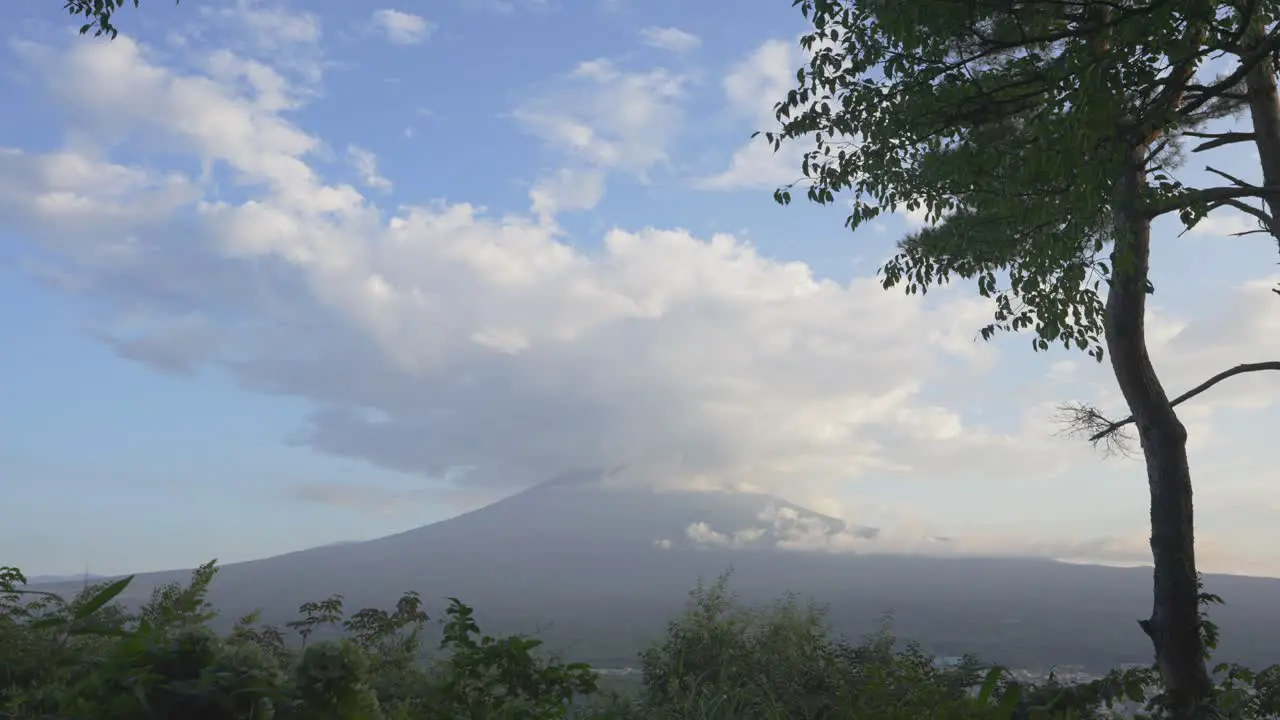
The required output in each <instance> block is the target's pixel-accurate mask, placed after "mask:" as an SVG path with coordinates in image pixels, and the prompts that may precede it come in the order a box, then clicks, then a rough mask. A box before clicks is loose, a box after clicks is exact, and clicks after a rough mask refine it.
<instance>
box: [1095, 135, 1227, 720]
mask: <svg viewBox="0 0 1280 720" xmlns="http://www.w3.org/2000/svg"><path fill="white" fill-rule="evenodd" d="M1147 150H1148V147H1147V146H1146V145H1145V144H1139V145H1135V146H1134V147H1132V148H1130V151H1129V156H1128V162H1127V166H1126V168H1125V171H1124V177H1123V180H1122V182H1121V184H1120V187H1119V192H1118V194H1117V204H1116V240H1115V246H1114V248H1113V251H1112V255H1111V260H1112V273H1111V287H1110V289H1109V291H1108V293H1107V302H1106V333H1105V334H1106V344H1107V351H1108V354H1109V355H1110V357H1111V367H1112V370H1113V371H1114V373H1115V376H1116V380H1117V381H1118V382H1119V385H1120V390H1121V392H1122V393H1123V394H1124V398H1125V401H1126V402H1127V403H1128V405H1129V412H1130V413H1131V414H1132V416H1133V417H1134V419H1135V425H1136V427H1137V431H1138V437H1139V439H1140V440H1141V443H1142V452H1143V456H1144V457H1145V459H1146V465H1147V483H1148V486H1149V488H1150V493H1151V553H1152V556H1153V558H1154V560H1155V572H1154V581H1155V582H1154V585H1155V587H1154V602H1153V606H1152V611H1151V618H1150V619H1148V620H1143V621H1141V622H1140V623H1139V624H1140V625H1141V626H1142V629H1143V630H1144V631H1145V632H1146V633H1147V635H1148V636H1149V637H1150V638H1151V642H1152V645H1153V646H1154V647H1155V655H1156V664H1157V666H1158V668H1159V670H1160V675H1161V677H1162V679H1163V680H1164V685H1165V691H1166V700H1167V701H1168V707H1169V708H1170V710H1171V711H1172V713H1173V717H1175V718H1179V719H1181V718H1192V717H1196V716H1197V710H1198V708H1199V707H1200V706H1201V705H1202V704H1203V703H1204V702H1205V700H1207V699H1208V697H1209V695H1210V693H1211V691H1212V682H1211V681H1210V678H1209V674H1208V672H1207V671H1206V669H1205V659H1206V658H1205V654H1206V653H1205V648H1204V643H1203V640H1202V638H1201V635H1200V621H1199V610H1200V607H1199V595H1200V591H1199V585H1198V575H1197V572H1196V560H1195V534H1194V516H1193V513H1192V503H1191V469H1190V466H1189V465H1188V462H1187V431H1186V428H1185V427H1184V426H1183V425H1182V422H1181V421H1180V420H1179V419H1178V415H1177V413H1175V412H1174V409H1173V406H1172V405H1171V404H1170V402H1169V397H1168V395H1167V394H1166V393H1165V391H1164V388H1163V387H1162V386H1161V384H1160V379H1159V378H1158V377H1157V376H1156V372H1155V368H1153V367H1152V365H1151V358H1150V356H1149V355H1148V353H1147V343H1146V333H1145V317H1146V301H1147V284H1148V275H1149V268H1150V263H1149V259H1150V250H1151V222H1150V220H1148V219H1147V218H1146V217H1145V216H1144V215H1143V214H1142V213H1141V212H1140V211H1139V197H1140V194H1141V192H1142V189H1143V185H1144V183H1145V181H1146V173H1145V156H1146V153H1147Z"/></svg>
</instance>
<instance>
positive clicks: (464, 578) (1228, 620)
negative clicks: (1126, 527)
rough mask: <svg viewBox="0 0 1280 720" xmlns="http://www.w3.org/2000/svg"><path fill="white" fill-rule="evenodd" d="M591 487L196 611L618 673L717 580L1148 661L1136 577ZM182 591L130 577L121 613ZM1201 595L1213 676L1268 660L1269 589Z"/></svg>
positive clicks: (316, 563)
mask: <svg viewBox="0 0 1280 720" xmlns="http://www.w3.org/2000/svg"><path fill="white" fill-rule="evenodd" d="M608 480H609V478H608V476H607V475H603V474H600V473H594V474H593V473H572V474H567V475H564V476H561V477H559V478H556V479H554V480H552V481H549V482H546V483H543V484H541V485H537V486H534V487H532V488H530V489H528V490H525V491H523V492H520V493H517V494H515V495H513V496H511V497H508V498H506V499H503V500H500V501H498V502H496V503H493V504H492V505H488V506H486V507H483V508H480V509H478V510H475V511H472V512H469V513H465V514H463V515H459V516H457V517H454V518H451V519H449V520H445V521H442V522H438V523H434V524H431V525H427V526H423V527H420V528H416V529H413V530H409V531H407V532H402V533H398V534H395V535H390V536H387V537H383V538H378V539H376V540H369V541H364V542H354V543H345V544H339V545H326V546H322V547H317V548H312V549H309V550H302V551H299V552H293V553H288V554H285V555H279V556H276V557H270V558H265V559H262V560H254V561H250V562H242V563H232V564H228V565H225V566H223V567H222V569H221V571H220V573H219V575H218V578H217V580H216V581H215V583H214V585H213V588H212V592H211V593H210V600H211V601H212V602H213V604H214V605H215V607H217V608H218V609H219V611H220V612H221V613H222V615H223V618H224V619H225V621H226V622H230V621H231V620H233V619H234V618H236V617H238V616H239V615H241V614H244V613H246V612H249V611H251V610H254V609H257V608H261V609H263V611H264V612H263V619H264V620H265V621H267V622H275V623H280V622H284V621H286V620H291V619H293V618H294V617H295V610H296V608H297V607H298V605H300V604H301V603H303V602H307V601H313V600H320V599H323V598H326V597H329V596H330V595H332V594H334V593H341V594H342V595H343V596H344V599H345V601H346V607H347V608H349V609H352V610H354V609H358V608H361V607H369V606H376V607H389V606H391V605H392V604H393V603H394V602H395V600H396V599H397V598H398V597H399V596H400V594H401V593H403V592H404V591H407V590H417V591H419V592H420V593H421V594H422V596H423V598H424V600H426V601H427V603H428V608H439V607H440V606H441V604H442V603H443V598H445V597H450V596H452V597H458V598H460V599H462V600H463V601H464V602H466V603H468V604H470V605H472V606H473V607H475V608H476V610H477V616H478V617H479V618H480V621H481V623H482V626H483V627H485V629H486V630H487V631H490V632H493V633H508V632H537V633H538V634H539V635H540V636H541V637H543V638H544V639H545V640H547V642H548V644H549V645H550V646H551V647H552V648H555V649H557V650H561V651H563V654H564V655H565V656H567V657H570V658H572V659H581V660H586V661H589V662H594V663H603V664H617V665H621V664H627V663H629V662H633V661H634V657H635V653H636V652H637V651H638V650H639V649H641V648H642V647H643V646H644V645H645V644H646V643H647V642H649V641H651V640H652V639H654V638H655V637H656V636H657V635H658V633H660V632H661V631H662V628H663V626H664V624H665V622H666V620H667V619H668V618H670V616H671V615H672V613H675V612H678V611H679V610H680V609H681V607H682V605H683V602H684V600H685V597H686V595H687V593H688V591H689V590H690V589H691V588H692V587H693V586H694V585H695V584H696V583H697V582H698V580H699V579H705V580H710V579H713V578H715V577H716V576H718V575H720V574H721V573H723V572H724V571H725V570H726V569H728V568H730V567H732V568H733V578H732V588H733V589H734V590H735V591H736V592H738V593H739V594H740V595H741V596H743V598H744V599H745V600H748V601H753V602H754V601H766V600H770V599H774V598H777V597H779V596H781V595H783V594H784V593H787V592H789V591H790V592H796V593H800V594H801V595H804V596H812V597H814V598H816V599H817V600H819V601H821V602H823V603H826V604H828V605H829V606H830V608H831V621H832V624H833V627H834V629H835V630H836V631H839V632H842V633H845V634H850V635H857V634H861V633H865V632H868V631H872V630H874V629H875V628H876V626H877V625H878V623H879V622H880V621H881V619H882V618H883V617H884V616H885V614H886V613H889V612H892V613H893V617H894V624H895V625H894V627H895V631H896V632H897V633H898V634H899V635H901V636H903V637H909V638H913V639H918V640H920V641H922V643H923V644H924V645H925V647H926V648H928V649H930V650H932V651H934V652H936V653H938V654H941V655H959V654H962V653H965V652H975V653H978V654H979V655H981V656H982V657H984V658H986V659H989V660H992V661H996V662H1004V663H1008V664H1011V665H1015V666H1019V667H1034V666H1047V665H1050V664H1053V663H1077V664H1084V665H1089V666H1095V667H1114V666H1116V665H1118V664H1120V663H1123V662H1144V661H1147V660H1149V655H1150V646H1149V644H1148V643H1147V642H1146V641H1145V637H1144V636H1143V635H1142V633H1141V631H1139V630H1138V628H1137V626H1136V624H1135V623H1134V619H1135V618H1138V617H1142V616H1143V615H1144V613H1146V612H1148V611H1149V609H1150V608H1149V606H1150V582H1151V579H1150V577H1151V576H1150V570H1148V569H1145V568H1128V569H1125V568H1107V567H1096V566H1086V565H1072V564H1065V563H1058V562H1054V561H1050V560H1035V559H1015V558H961V557H921V556H906V555H889V554H877V553H873V552H865V551H864V552H859V553H850V552H842V553H835V552H814V551H811V550H813V549H815V548H816V549H829V548H830V547H833V546H832V545H830V543H831V542H832V541H833V540H836V539H838V540H839V541H840V543H841V544H840V545H839V547H840V548H842V549H846V550H847V549H849V548H854V549H860V548H874V546H875V537H876V534H877V530H876V529H875V528H867V527H854V528H849V527H846V525H845V523H843V522H841V521H840V520H838V519H836V518H832V517H828V516H825V515H822V514H820V513H816V512H813V511H811V510H808V509H805V508H803V507H800V506H797V505H794V504H792V503H788V502H786V501H785V500H782V499H779V498H776V497H772V496H769V495H763V494H754V493H742V492H676V491H657V490H651V489H640V488H636V487H627V486H614V485H613V484H611V483H610V482H609V481H608ZM187 575H188V573H187V572H185V571H182V572H177V571H174V572H163V573H147V574H142V575H139V576H137V578H136V579H135V581H134V584H133V586H132V587H131V588H130V590H129V591H128V595H127V596H126V599H127V600H132V601H137V600H140V599H142V598H144V597H146V595H147V594H149V592H150V589H151V588H153V587H155V586H156V585H158V584H161V583H164V582H169V581H173V580H185V579H186V577H187ZM59 589H62V590H64V591H65V590H71V591H74V590H75V589H78V583H77V584H75V585H74V586H73V585H71V584H67V585H65V586H64V587H62V588H59ZM1208 589H1209V590H1211V591H1212V592H1216V593H1218V594H1221V595H1223V596H1224V597H1225V598H1227V605H1226V606H1225V607H1224V608H1221V609H1220V610H1218V611H1215V620H1217V621H1218V622H1219V624H1220V625H1221V626H1222V630H1223V644H1222V648H1221V650H1222V654H1221V656H1222V659H1238V660H1242V661H1246V662H1253V661H1257V662H1270V661H1271V660H1272V659H1273V658H1271V656H1270V653H1271V652H1272V649H1273V648H1274V647H1275V646H1277V645H1280V627H1278V626H1277V622H1276V620H1275V617H1274V614H1273V612H1272V608H1274V607H1276V606H1277V605H1280V581H1276V580H1266V579H1260V578H1241V577H1225V576H1211V577H1210V578H1209V579H1208ZM1246 629H1247V631H1246Z"/></svg>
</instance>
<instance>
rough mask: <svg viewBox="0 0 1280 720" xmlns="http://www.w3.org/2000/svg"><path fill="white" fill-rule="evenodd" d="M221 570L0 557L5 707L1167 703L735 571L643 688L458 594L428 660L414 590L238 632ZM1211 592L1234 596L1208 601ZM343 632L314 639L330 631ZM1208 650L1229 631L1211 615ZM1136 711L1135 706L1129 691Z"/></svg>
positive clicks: (486, 717)
mask: <svg viewBox="0 0 1280 720" xmlns="http://www.w3.org/2000/svg"><path fill="white" fill-rule="evenodd" d="M216 573H217V568H216V566H215V565H214V564H213V563H209V564H207V565H204V566H202V567H200V568H198V569H196V570H195V571H194V572H193V573H192V578H191V582H190V583H188V584H187V585H180V584H176V583H175V584H170V585H166V586H164V587H161V588H158V589H156V591H155V592H154V593H153V594H152V596H151V599H150V600H149V601H148V602H147V603H146V604H145V605H143V606H142V607H141V608H139V609H138V610H137V611H136V612H132V613H130V612H127V611H125V610H124V609H123V608H121V607H120V606H119V605H118V604H116V603H115V602H114V601H115V598H116V597H117V596H118V595H119V594H120V593H121V592H122V591H123V590H124V589H125V587H126V586H127V585H128V583H129V580H130V579H129V578H125V579H123V580H119V581H114V582H107V583H100V584H97V585H92V586H89V587H86V588H85V589H84V590H83V591H82V592H81V593H79V594H78V595H77V596H76V597H74V598H72V599H70V600H64V599H63V598H60V597H57V596H55V595H51V594H48V593H42V592H38V591H34V590H30V589H28V588H27V587H26V580H25V578H24V577H23V576H22V573H20V572H18V571H17V570H16V569H13V568H0V718H5V719H8V720H36V719H37V718H38V719H40V720H50V719H53V718H59V719H71V718H76V719H81V718H87V719H92V720H143V719H147V720H159V719H162V718H163V719H164V720H171V719H172V720H409V719H411V718H412V719H415V720H416V719H424V720H464V719H466V720H562V719H566V718H573V719H574V720H694V719H696V720H784V719H785V720H854V719H860V718H866V719H867V720H873V719H874V720H896V719H901V720H916V719H917V718H936V719H939V720H943V719H947V720H1031V719H1032V718H1074V719H1075V720H1090V719H1100V718H1109V717H1154V715H1152V714H1150V713H1154V712H1157V711H1158V709H1159V692H1158V687H1157V685H1158V683H1157V679H1158V678H1157V675H1156V673H1155V672H1154V671H1153V670H1152V669H1149V668H1147V669H1140V670H1130V671H1126V672H1113V673H1111V674H1110V675H1108V676H1107V677H1105V678H1102V679H1100V680H1098V681H1096V682H1092V683H1087V684H1083V685H1073V686H1066V685H1062V684H1059V683H1056V682H1054V681H1052V680H1050V682H1048V683H1045V684H1041V685H1038V686H1028V685H1022V684H1019V683H1016V682H1013V681H1012V680H1011V679H1010V678H1009V677H1008V676H1007V674H1005V673H1004V672H1003V671H1002V670H1000V669H999V668H991V667H983V666H981V665H980V664H979V663H978V662H977V661H976V660H975V659H973V658H967V659H965V661H964V662H961V663H960V664H959V665H958V666H954V667H945V668H944V667H939V666H938V665H937V664H936V663H935V662H934V660H933V658H932V657H930V656H929V655H928V654H927V653H925V652H924V651H923V650H922V649H921V648H920V647H919V646H918V645H914V644H911V643H902V642H899V641H898V640H897V639H896V638H894V637H893V635H892V633H891V632H890V626H889V625H888V623H886V624H885V626H884V627H883V628H882V630H881V631H880V632H878V633H876V634H874V635H872V636H870V637H867V638H864V639H862V640H861V641H859V642H851V641H849V640H847V639H843V638H833V637H832V636H831V633H830V631H829V627H828V625H827V622H826V611H825V608H823V607H820V606H817V605H814V604H812V603H807V604H805V603H801V602H800V601H799V600H798V599H797V598H796V597H795V596H786V597H784V598H782V599H781V600H779V601H778V602H775V603H773V604H772V605H768V606H765V607H760V608H750V607H745V606H743V605H742V604H741V603H739V602H738V600H737V598H736V597H735V596H734V595H733V594H732V593H731V592H730V590H729V585H728V575H725V576H722V577H720V578H719V579H718V580H717V581H716V582H714V583H712V584H710V585H706V584H703V583H699V584H698V585H697V587H696V588H695V589H694V590H693V591H692V593H691V594H690V599H689V604H688V607H687V608H686V611H685V612H684V614H682V615H681V616H679V617H677V618H675V619H673V620H672V621H671V622H670V624H669V625H668V627H667V630H666V632H665V633H664V634H663V636H662V637H661V638H659V639H658V640H657V642H655V643H654V645H653V646H651V647H650V648H649V649H647V650H646V651H644V652H643V653H642V654H641V657H640V664H641V668H642V679H643V686H642V688H641V689H640V690H639V692H638V693H637V694H636V695H635V696H624V695H620V694H617V693H600V692H598V685H597V676H596V674H595V673H594V672H592V670H591V669H590V668H589V667H587V666H586V665H582V664H573V663H569V664H566V663H562V662H559V661H558V660H556V659H554V658H552V657H549V656H547V655H546V654H545V653H543V652H541V647H540V643H539V641H537V640H535V639H532V638H528V637H523V636H510V637H504V638H495V637H491V636H488V635H485V634H483V633H482V632H481V630H480V628H479V627H478V626H477V624H476V622H475V619H474V617H473V613H472V610H471V608H470V607H468V606H466V605H465V604H463V603H462V602H461V601H459V600H457V599H450V600H449V605H448V606H447V607H446V608H445V611H444V617H443V618H442V621H443V639H442V640H441V643H440V648H439V654H438V656H437V657H436V658H434V661H433V662H431V663H424V662H422V660H421V658H422V650H423V648H422V642H421V633H422V630H423V628H424V626H425V624H426V622H427V621H428V617H427V614H426V613H425V612H424V611H423V609H422V602H421V600H420V598H419V597H418V595H417V594H415V593H406V594H405V595H404V596H403V597H402V598H401V599H400V601H399V602H398V603H397V604H396V606H395V608H394V609H392V610H380V609H370V608H366V609H363V610H360V611H358V612H356V613H354V614H352V615H350V616H347V615H346V614H345V612H344V610H343V603H342V597H341V596H338V595H335V596H333V597H330V598H328V599H327V600H323V601H320V602H312V603H306V604H304V605H303V606H302V607H301V608H299V612H300V615H301V617H300V618H299V619H298V620H296V621H294V622H291V623H288V624H287V625H286V630H291V631H292V633H293V635H294V641H293V642H290V640H289V638H288V637H287V636H286V634H285V631H282V630H281V629H280V628H276V627H271V626H264V625H261V624H260V623H259V622H258V618H257V615H256V614H252V615H249V616H247V617H244V618H241V619H240V620H239V621H238V622H237V623H236V624H235V626H234V628H233V629H232V630H231V631H230V632H229V633H227V634H226V635H224V636H218V635H216V634H214V633H213V632H212V631H211V630H209V629H208V627H207V623H208V621H209V620H210V619H212V618H213V617H214V613H213V611H212V609H211V608H210V607H209V606H208V604H207V603H206V602H205V593H206V591H207V589H208V587H209V584H210V583H211V582H212V581H213V578H214V576H215V575H216ZM1205 601H1206V604H1208V603H1212V602H1220V600H1219V599H1217V598H1215V597H1213V596H1205ZM324 626H333V627H336V628H339V629H341V630H342V631H343V636H342V637H341V638H340V639H337V640H326V641H322V642H316V643H310V644H309V643H308V641H309V640H310V638H311V636H312V635H313V634H314V633H315V631H316V630H318V629H319V628H321V627H324ZM1204 629H1205V632H1206V634H1207V639H1208V640H1209V641H1210V643H1209V644H1210V645H1212V644H1213V641H1214V640H1216V629H1215V628H1214V627H1213V625H1212V623H1209V622H1208V621H1207V619H1205V621H1204ZM1216 672H1217V674H1218V676H1219V678H1220V686H1219V691H1218V693H1217V695H1216V703H1217V706H1216V707H1215V708H1213V709H1212V711H1213V712H1214V713H1216V715H1214V716H1215V717H1223V718H1233V719H1239V720H1246V719H1247V720H1260V719H1262V718H1275V717H1278V716H1280V715H1278V712H1280V668H1277V667H1273V668H1270V669H1268V670H1265V671H1262V672H1254V671H1251V670H1248V669H1246V668H1241V667H1235V666H1219V667H1218V668H1217V669H1216ZM1125 701H1127V702H1129V703H1130V704H1131V711H1130V712H1131V713H1132V712H1137V711H1138V708H1139V707H1140V706H1145V710H1143V711H1142V712H1144V713H1148V714H1143V715H1133V714H1130V715H1121V714H1119V713H1121V712H1122V711H1121V708H1120V706H1119V703H1121V702H1125Z"/></svg>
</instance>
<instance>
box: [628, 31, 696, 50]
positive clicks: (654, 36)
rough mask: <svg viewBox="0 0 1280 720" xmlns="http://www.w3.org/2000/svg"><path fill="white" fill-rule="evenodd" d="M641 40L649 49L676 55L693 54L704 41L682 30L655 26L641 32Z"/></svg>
mask: <svg viewBox="0 0 1280 720" xmlns="http://www.w3.org/2000/svg"><path fill="white" fill-rule="evenodd" d="M640 39H641V40H642V41H643V42H644V44H645V45H648V46H649V47H653V48H658V49H659V50H669V51H671V52H674V53H687V52H692V51H693V50H697V49H698V48H699V47H700V46H701V45H702V39H701V38H699V37H698V36H697V35H694V34H693V33H690V32H685V31H684V30H681V29H680V28H673V27H656V26H653V25H650V26H649V27H646V28H642V29H641V30H640Z"/></svg>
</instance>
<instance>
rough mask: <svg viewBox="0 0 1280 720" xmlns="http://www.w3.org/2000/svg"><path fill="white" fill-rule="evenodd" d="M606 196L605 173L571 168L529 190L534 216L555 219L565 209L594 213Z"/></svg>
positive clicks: (540, 181)
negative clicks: (592, 209) (591, 211)
mask: <svg viewBox="0 0 1280 720" xmlns="http://www.w3.org/2000/svg"><path fill="white" fill-rule="evenodd" d="M602 197H604V173H602V172H599V171H596V170H571V169H568V168H565V169H562V170H560V171H558V172H556V173H555V174H554V175H551V176H549V177H545V178H543V179H541V180H539V181H538V182H537V183H535V184H534V186H533V188H532V189H530V190H529V200H530V202H531V209H532V210H533V212H534V214H536V215H538V216H539V217H541V218H551V217H553V216H554V215H556V214H557V213H559V212H561V211H563V210H590V209H591V208H593V207H595V206H596V205H597V204H598V203H599V202H600V198H602Z"/></svg>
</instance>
